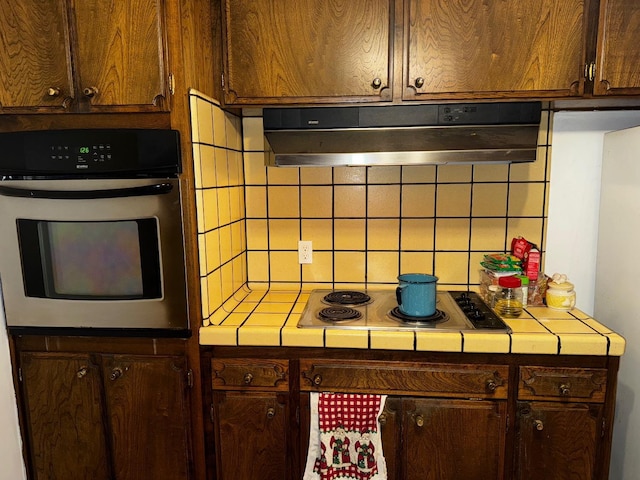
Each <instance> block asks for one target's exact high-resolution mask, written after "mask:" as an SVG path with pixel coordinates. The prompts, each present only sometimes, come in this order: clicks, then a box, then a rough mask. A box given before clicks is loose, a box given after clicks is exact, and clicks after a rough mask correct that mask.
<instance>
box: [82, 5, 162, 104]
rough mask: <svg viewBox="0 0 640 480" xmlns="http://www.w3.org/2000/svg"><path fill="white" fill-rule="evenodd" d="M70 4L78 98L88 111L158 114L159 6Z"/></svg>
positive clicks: (160, 23) (159, 98) (160, 27)
mask: <svg viewBox="0 0 640 480" xmlns="http://www.w3.org/2000/svg"><path fill="white" fill-rule="evenodd" d="M71 3H72V7H73V12H74V18H73V22H72V23H73V31H74V33H75V36H76V42H75V45H76V50H77V54H76V58H75V59H74V64H75V68H76V75H77V85H78V97H80V98H82V99H83V103H84V104H85V105H86V104H88V105H89V107H88V109H89V110H96V111H100V110H105V108H103V107H114V106H117V107H119V108H107V109H106V110H125V111H140V110H143V111H144V110H149V111H154V110H158V109H162V108H163V103H164V99H165V96H166V91H165V89H166V85H165V83H166V82H165V68H166V67H165V59H164V52H165V48H164V45H165V41H164V28H163V10H162V5H161V4H162V2H161V0H127V1H117V0H71Z"/></svg>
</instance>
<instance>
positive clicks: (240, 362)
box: [211, 358, 289, 391]
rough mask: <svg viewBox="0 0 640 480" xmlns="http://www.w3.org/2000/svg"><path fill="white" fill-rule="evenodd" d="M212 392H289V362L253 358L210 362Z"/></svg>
mask: <svg viewBox="0 0 640 480" xmlns="http://www.w3.org/2000/svg"><path fill="white" fill-rule="evenodd" d="M211 372H212V382H213V389H214V390H243V389H258V388H260V389H268V390H278V391H287V390H289V361H288V360H262V359H255V358H240V359H213V360H211Z"/></svg>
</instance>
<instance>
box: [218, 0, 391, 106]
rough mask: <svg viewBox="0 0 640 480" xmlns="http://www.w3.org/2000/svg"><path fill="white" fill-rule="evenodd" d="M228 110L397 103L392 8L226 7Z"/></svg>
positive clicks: (372, 1) (358, 1)
mask: <svg viewBox="0 0 640 480" xmlns="http://www.w3.org/2000/svg"><path fill="white" fill-rule="evenodd" d="M224 15H225V28H226V35H225V41H226V48H225V87H224V90H225V100H226V103H227V104H260V103H299V102H307V103H322V102H336V101H364V102H366V101H381V100H390V99H391V88H390V87H391V71H392V62H391V57H390V48H391V45H392V40H391V35H392V31H393V29H392V28H391V22H392V18H393V0H323V1H317V0H225V12H224Z"/></svg>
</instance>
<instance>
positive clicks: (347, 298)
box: [323, 290, 371, 306]
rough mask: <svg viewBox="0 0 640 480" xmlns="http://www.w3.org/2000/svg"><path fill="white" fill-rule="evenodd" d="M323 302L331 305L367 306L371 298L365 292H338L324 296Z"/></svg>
mask: <svg viewBox="0 0 640 480" xmlns="http://www.w3.org/2000/svg"><path fill="white" fill-rule="evenodd" d="M323 301H324V302H325V303H328V304H329V305H351V306H355V305H366V304H367V303H370V302H371V297H370V296H369V295H367V294H366V293H364V292H353V291H349V290H336V291H335V292H331V293H329V294H327V295H325V296H324V298H323Z"/></svg>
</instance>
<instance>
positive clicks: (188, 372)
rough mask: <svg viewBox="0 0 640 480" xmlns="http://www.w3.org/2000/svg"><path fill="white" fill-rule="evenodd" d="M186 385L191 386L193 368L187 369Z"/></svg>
mask: <svg viewBox="0 0 640 480" xmlns="http://www.w3.org/2000/svg"><path fill="white" fill-rule="evenodd" d="M187 386H188V387H189V388H193V370H191V369H189V370H187Z"/></svg>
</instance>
